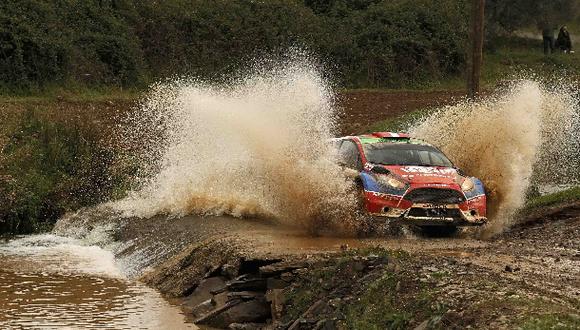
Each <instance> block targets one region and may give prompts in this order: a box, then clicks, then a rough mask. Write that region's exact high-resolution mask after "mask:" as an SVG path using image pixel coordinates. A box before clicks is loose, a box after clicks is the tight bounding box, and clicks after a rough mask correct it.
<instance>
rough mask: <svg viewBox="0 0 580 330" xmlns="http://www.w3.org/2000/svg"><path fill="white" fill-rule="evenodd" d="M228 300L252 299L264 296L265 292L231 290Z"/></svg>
mask: <svg viewBox="0 0 580 330" xmlns="http://www.w3.org/2000/svg"><path fill="white" fill-rule="evenodd" d="M227 295H228V301H229V300H234V299H241V300H252V299H256V298H258V297H264V294H262V293H259V292H253V291H237V292H229V293H228V294H227Z"/></svg>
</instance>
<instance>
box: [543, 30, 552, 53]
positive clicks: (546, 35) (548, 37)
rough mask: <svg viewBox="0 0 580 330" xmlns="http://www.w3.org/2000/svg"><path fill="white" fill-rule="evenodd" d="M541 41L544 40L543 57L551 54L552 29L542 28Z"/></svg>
mask: <svg viewBox="0 0 580 330" xmlns="http://www.w3.org/2000/svg"><path fill="white" fill-rule="evenodd" d="M542 39H544V55H549V54H552V53H553V52H554V28H552V27H549V26H547V25H546V26H544V28H543V29H542Z"/></svg>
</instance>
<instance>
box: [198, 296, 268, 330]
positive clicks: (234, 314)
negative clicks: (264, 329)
mask: <svg viewBox="0 0 580 330" xmlns="http://www.w3.org/2000/svg"><path fill="white" fill-rule="evenodd" d="M269 318H271V315H270V304H269V303H268V302H267V301H266V299H265V298H264V297H261V298H257V299H253V300H249V301H243V302H242V301H241V300H238V301H237V302H228V304H226V306H224V307H223V308H220V309H217V310H214V311H212V312H211V313H209V314H208V315H206V316H203V317H202V318H199V319H197V320H196V321H195V323H196V324H203V325H209V326H211V327H216V328H222V329H223V328H228V327H229V326H230V325H231V324H234V323H264V322H266V321H267V320H268V319H269Z"/></svg>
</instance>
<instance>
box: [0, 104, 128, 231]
mask: <svg viewBox="0 0 580 330" xmlns="http://www.w3.org/2000/svg"><path fill="white" fill-rule="evenodd" d="M96 136H97V135H96V133H95V132H93V131H91V129H90V128H87V127H81V126H79V125H76V124H71V123H68V124H62V123H58V122H53V121H50V120H47V119H45V118H42V117H41V116H40V115H38V114H37V113H36V112H33V111H29V112H27V113H26V114H25V115H24V116H23V117H22V119H21V122H20V124H19V127H17V129H16V130H15V131H14V132H13V133H12V134H10V136H9V141H8V143H7V145H6V146H5V147H4V149H3V150H2V158H0V173H2V175H0V200H1V201H2V203H0V233H13V234H19V233H28V232H33V231H38V230H42V229H44V228H49V227H50V225H51V223H53V222H54V221H56V220H57V219H58V218H59V217H60V216H62V215H63V214H64V212H66V211H71V210H75V209H78V208H80V207H82V206H86V205H93V204H95V203H99V202H103V201H105V200H107V199H108V198H109V197H110V196H111V195H112V194H115V193H118V192H119V190H120V189H122V188H123V187H124V186H126V180H127V176H126V175H124V174H123V172H122V171H120V170H119V168H118V167H119V165H118V164H117V163H116V162H117V159H116V156H115V153H114V152H113V150H111V149H110V148H106V147H104V146H102V145H101V144H100V143H99V141H98V139H97V138H96Z"/></svg>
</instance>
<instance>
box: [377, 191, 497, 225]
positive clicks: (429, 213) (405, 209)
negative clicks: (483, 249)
mask: <svg viewBox="0 0 580 330" xmlns="http://www.w3.org/2000/svg"><path fill="white" fill-rule="evenodd" d="M366 196H367V198H366V209H367V212H368V213H369V214H370V215H372V216H374V217H380V218H388V219H389V220H391V221H396V222H398V223H401V224H409V225H417V226H481V225H484V224H485V223H487V217H486V198H485V195H481V196H476V197H475V198H472V199H470V200H466V201H464V202H462V203H459V204H432V203H413V202H411V201H408V200H405V199H403V198H402V196H393V195H385V194H380V193H373V192H366Z"/></svg>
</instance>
